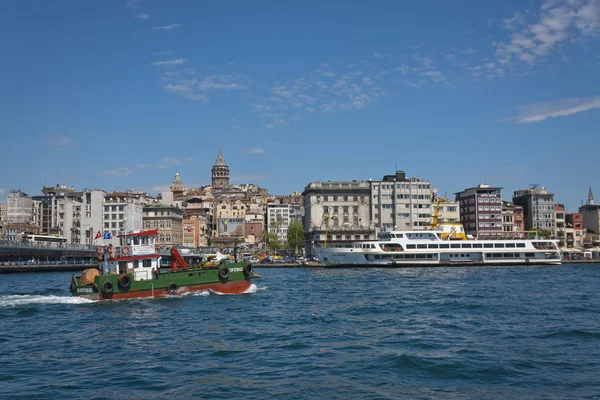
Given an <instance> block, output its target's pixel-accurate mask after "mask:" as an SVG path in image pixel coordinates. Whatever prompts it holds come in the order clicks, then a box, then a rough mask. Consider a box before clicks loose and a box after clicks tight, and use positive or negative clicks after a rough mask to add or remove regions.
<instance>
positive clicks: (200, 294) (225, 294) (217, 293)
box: [167, 283, 266, 297]
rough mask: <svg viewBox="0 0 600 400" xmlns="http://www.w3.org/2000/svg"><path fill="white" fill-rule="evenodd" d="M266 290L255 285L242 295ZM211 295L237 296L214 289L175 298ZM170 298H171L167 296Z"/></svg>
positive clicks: (184, 294)
mask: <svg viewBox="0 0 600 400" xmlns="http://www.w3.org/2000/svg"><path fill="white" fill-rule="evenodd" d="M265 289H266V287H265V288H258V287H257V286H256V285H255V284H254V283H252V284H250V287H249V288H248V289H246V291H244V292H243V293H240V294H252V293H256V292H259V291H262V290H265ZM211 294H216V295H218V296H229V295H231V296H236V295H235V294H229V293H221V292H218V291H216V290H212V289H206V290H197V291H194V292H187V293H182V294H178V295H175V296H210V295H211ZM167 297H170V296H167Z"/></svg>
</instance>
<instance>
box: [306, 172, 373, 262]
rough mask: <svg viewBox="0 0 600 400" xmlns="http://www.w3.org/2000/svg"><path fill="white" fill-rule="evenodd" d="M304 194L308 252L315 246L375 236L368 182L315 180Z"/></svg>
mask: <svg viewBox="0 0 600 400" xmlns="http://www.w3.org/2000/svg"><path fill="white" fill-rule="evenodd" d="M302 196H303V198H304V213H305V214H304V238H305V243H306V254H308V255H312V254H313V250H312V249H313V248H314V247H323V246H324V244H325V242H327V246H332V247H347V246H351V245H352V242H353V241H355V240H369V239H375V225H374V224H372V223H371V217H370V212H371V204H370V201H369V196H371V185H370V183H369V182H365V181H360V182H356V181H353V182H330V181H328V182H312V183H309V184H308V186H306V188H305V189H304V192H303V193H302Z"/></svg>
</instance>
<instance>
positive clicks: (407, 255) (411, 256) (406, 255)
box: [404, 254, 415, 258]
mask: <svg viewBox="0 0 600 400" xmlns="http://www.w3.org/2000/svg"><path fill="white" fill-rule="evenodd" d="M404 258H415V255H414V254H405V255H404Z"/></svg>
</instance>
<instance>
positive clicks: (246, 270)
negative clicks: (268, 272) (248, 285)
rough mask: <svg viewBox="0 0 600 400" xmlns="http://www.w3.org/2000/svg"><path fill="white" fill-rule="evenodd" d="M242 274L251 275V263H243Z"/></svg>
mask: <svg viewBox="0 0 600 400" xmlns="http://www.w3.org/2000/svg"><path fill="white" fill-rule="evenodd" d="M244 275H246V276H252V264H250V263H248V264H246V265H244Z"/></svg>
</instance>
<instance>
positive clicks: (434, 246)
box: [429, 243, 438, 249]
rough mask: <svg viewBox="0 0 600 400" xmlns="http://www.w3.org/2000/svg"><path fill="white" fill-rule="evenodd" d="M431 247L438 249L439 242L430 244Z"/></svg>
mask: <svg viewBox="0 0 600 400" xmlns="http://www.w3.org/2000/svg"><path fill="white" fill-rule="evenodd" d="M429 248H430V249H437V248H438V244H437V243H436V244H430V245H429Z"/></svg>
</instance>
